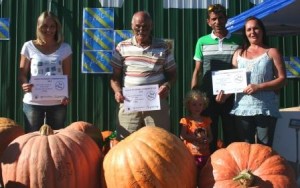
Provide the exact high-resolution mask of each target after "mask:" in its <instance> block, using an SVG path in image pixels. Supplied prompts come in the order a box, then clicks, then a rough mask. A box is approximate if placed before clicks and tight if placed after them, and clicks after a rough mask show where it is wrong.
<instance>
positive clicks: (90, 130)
mask: <svg viewBox="0 0 300 188" xmlns="http://www.w3.org/2000/svg"><path fill="white" fill-rule="evenodd" d="M65 129H72V130H77V131H81V132H83V133H85V134H87V135H88V136H90V137H91V138H92V139H93V140H94V141H95V142H96V144H97V145H98V147H99V148H100V149H101V148H102V145H103V144H102V140H103V138H102V134H101V130H100V129H99V128H98V127H96V126H95V125H93V124H91V123H89V122H85V121H76V122H73V123H71V124H70V125H68V126H67V127H66V128H65Z"/></svg>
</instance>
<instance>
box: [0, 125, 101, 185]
mask: <svg viewBox="0 0 300 188" xmlns="http://www.w3.org/2000/svg"><path fill="white" fill-rule="evenodd" d="M101 159H102V156H101V152H100V150H99V149H98V147H97V145H96V144H95V142H94V141H93V140H92V139H91V138H90V137H89V136H87V135H86V134H84V133H82V132H79V131H74V130H66V129H60V130H57V131H53V130H52V129H51V127H50V126H48V125H43V126H42V127H41V129H40V131H36V132H32V133H28V134H25V135H22V136H19V137H18V138H16V139H15V140H14V141H13V142H11V143H10V144H9V145H8V146H7V148H6V149H5V151H4V152H3V155H2V158H1V166H2V172H3V173H2V175H3V182H4V186H5V187H43V188H58V187H72V188H83V187H86V188H96V187H99V185H100V165H101Z"/></svg>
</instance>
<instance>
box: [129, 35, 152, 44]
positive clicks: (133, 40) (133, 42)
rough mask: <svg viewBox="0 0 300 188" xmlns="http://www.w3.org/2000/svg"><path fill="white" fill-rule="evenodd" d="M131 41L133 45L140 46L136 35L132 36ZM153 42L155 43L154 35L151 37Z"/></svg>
mask: <svg viewBox="0 0 300 188" xmlns="http://www.w3.org/2000/svg"><path fill="white" fill-rule="evenodd" d="M131 43H132V45H134V46H139V45H138V43H137V41H136V38H135V36H132V37H131ZM151 44H153V37H151ZM151 44H150V45H149V46H151Z"/></svg>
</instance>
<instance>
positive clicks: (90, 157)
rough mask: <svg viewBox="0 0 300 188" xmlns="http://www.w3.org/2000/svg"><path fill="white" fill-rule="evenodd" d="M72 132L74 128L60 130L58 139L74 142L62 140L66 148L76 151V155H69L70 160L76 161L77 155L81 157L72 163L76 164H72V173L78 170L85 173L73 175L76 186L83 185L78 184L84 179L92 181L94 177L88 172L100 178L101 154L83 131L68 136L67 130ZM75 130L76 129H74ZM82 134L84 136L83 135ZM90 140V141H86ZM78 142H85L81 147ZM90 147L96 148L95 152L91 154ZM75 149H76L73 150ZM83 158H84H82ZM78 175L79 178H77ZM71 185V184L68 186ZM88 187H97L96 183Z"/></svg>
mask: <svg viewBox="0 0 300 188" xmlns="http://www.w3.org/2000/svg"><path fill="white" fill-rule="evenodd" d="M70 131H71V132H72V131H73V132H74V130H62V131H60V134H61V137H60V138H59V139H61V140H67V139H72V140H73V142H75V143H76V145H75V144H72V145H71V144H69V143H68V142H63V144H64V145H65V147H66V148H68V149H69V150H70V151H73V153H76V155H71V158H72V161H77V160H78V157H79V158H80V159H81V160H80V163H76V162H75V163H73V164H75V165H76V166H74V173H77V172H79V171H85V172H86V173H80V174H79V175H74V176H73V177H74V178H75V180H76V183H75V185H76V187H83V186H80V184H81V183H82V182H84V180H86V182H93V181H92V179H93V178H95V177H91V176H90V175H89V174H97V176H96V177H98V178H99V179H100V169H99V168H100V160H99V159H101V161H102V154H101V153H100V149H99V148H98V146H97V144H96V143H95V142H94V141H93V140H92V138H90V137H89V136H85V133H82V132H79V134H78V133H77V134H75V135H74V136H72V137H71V136H70V135H69V134H68V133H69V132H70ZM75 132H76V131H75ZM83 135H84V136H83ZM86 140H90V141H86ZM66 143H67V144H66ZM80 143H85V145H84V147H81V144H80ZM90 148H94V151H95V150H98V151H97V152H96V151H95V152H96V153H97V154H95V153H94V154H93V153H91V152H90ZM75 150H76V151H75ZM84 159H85V160H84ZM91 161H97V162H98V163H97V164H95V163H91ZM95 166H97V167H99V168H97V171H95V172H94V171H93V170H95ZM77 177H80V178H77ZM69 187H71V186H69ZM88 187H98V185H90V186H88Z"/></svg>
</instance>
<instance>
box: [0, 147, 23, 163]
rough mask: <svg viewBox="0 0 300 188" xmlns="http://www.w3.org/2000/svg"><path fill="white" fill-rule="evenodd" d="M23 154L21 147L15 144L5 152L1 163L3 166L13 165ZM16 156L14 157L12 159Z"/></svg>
mask: <svg viewBox="0 0 300 188" xmlns="http://www.w3.org/2000/svg"><path fill="white" fill-rule="evenodd" d="M20 153H21V150H20V146H19V144H18V143H13V144H10V145H8V146H7V148H6V149H5V150H4V152H3V155H2V157H1V163H3V164H11V163H14V162H15V161H17V158H14V157H18V156H19V155H20ZM12 156H14V157H12Z"/></svg>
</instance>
